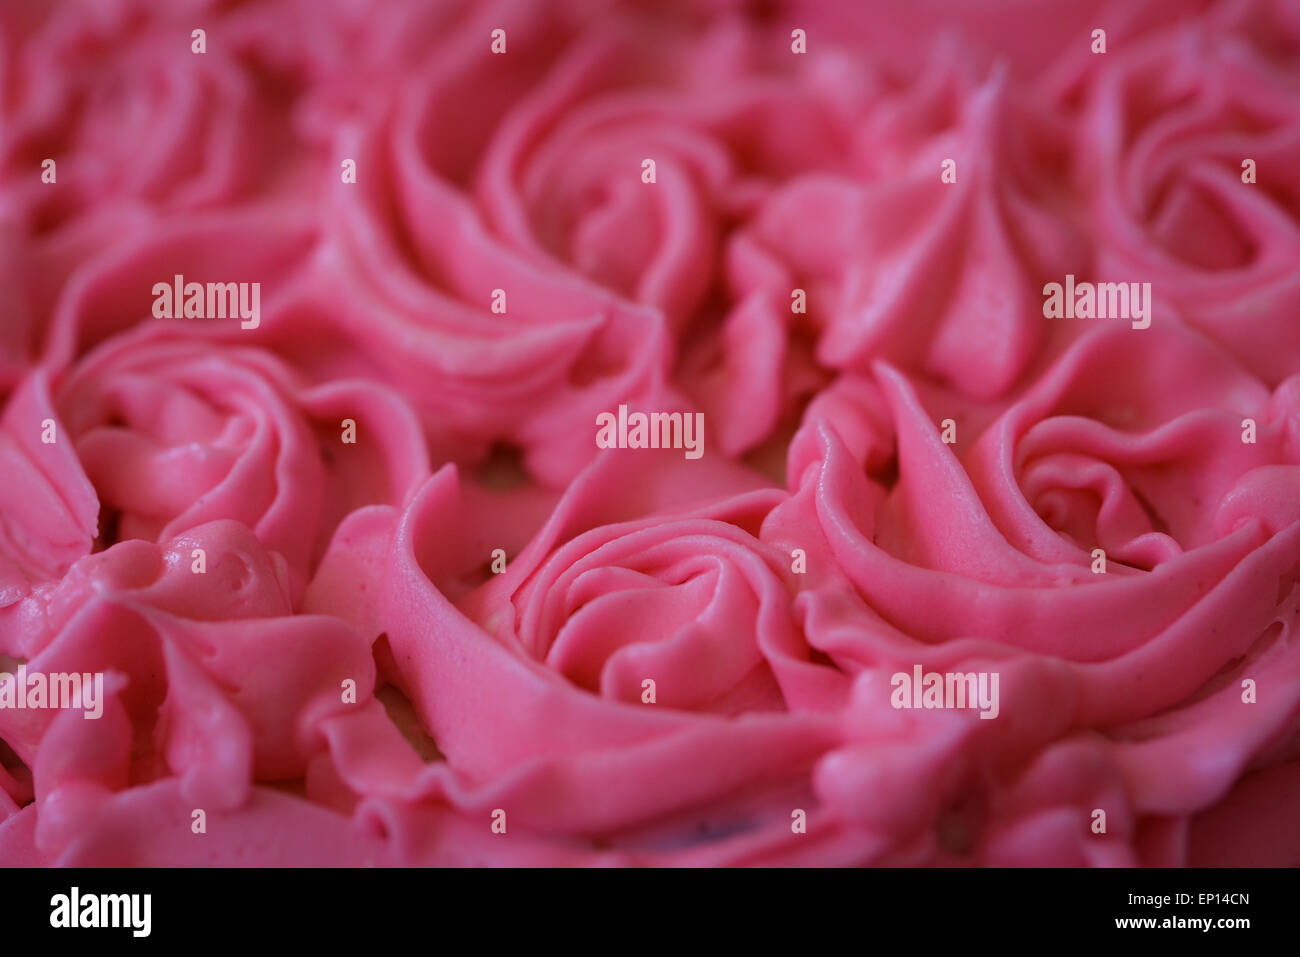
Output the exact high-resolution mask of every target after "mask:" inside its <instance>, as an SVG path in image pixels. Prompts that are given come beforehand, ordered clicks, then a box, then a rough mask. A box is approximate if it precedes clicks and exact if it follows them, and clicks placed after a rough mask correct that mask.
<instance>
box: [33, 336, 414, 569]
mask: <svg viewBox="0 0 1300 957" xmlns="http://www.w3.org/2000/svg"><path fill="white" fill-rule="evenodd" d="M52 401H53V405H54V410H55V413H56V418H57V422H58V423H59V424H61V426H62V428H63V429H65V430H66V431H65V436H66V438H65V441H70V442H71V444H72V446H73V448H74V449H75V452H76V457H77V460H78V462H79V463H80V467H81V469H82V470H84V474H85V477H86V479H88V480H89V482H90V485H91V486H93V488H94V492H95V495H96V496H97V498H98V504H99V515H98V541H99V542H100V544H101V545H109V544H112V543H113V542H114V541H119V540H128V539H144V540H146V541H158V540H165V539H169V538H172V537H173V536H175V535H176V534H178V533H180V532H183V531H185V530H186V529H189V528H192V527H194V526H196V525H200V524H203V523H206V522H210V521H213V520H216V519H235V520H238V521H240V522H243V523H244V524H246V525H247V526H249V527H250V528H252V529H254V530H255V531H256V533H257V534H258V536H259V537H260V539H261V540H262V542H263V543H264V544H265V545H266V546H267V547H269V548H272V549H274V550H275V551H277V552H278V553H280V554H281V555H283V556H284V557H285V558H286V559H288V561H289V563H290V566H291V568H292V569H293V578H294V581H295V583H296V587H297V588H298V589H301V587H302V586H303V585H304V584H305V583H306V580H307V577H308V576H309V575H310V572H311V569H312V568H313V565H314V562H315V561H316V559H318V558H319V557H320V554H321V553H322V552H323V551H324V548H325V545H326V543H327V541H328V539H329V536H330V534H331V533H332V531H333V529H334V526H335V525H336V524H337V523H338V521H339V520H340V519H342V518H343V516H345V515H346V514H348V513H349V512H350V511H352V510H353V509H356V508H359V507H361V506H365V505H372V504H377V503H385V502H387V503H393V504H401V503H402V502H403V501H405V499H406V498H407V496H408V495H409V494H410V493H411V492H412V491H413V490H414V488H415V487H416V486H417V485H418V483H419V482H420V481H421V480H422V479H423V478H424V477H425V476H426V475H427V474H428V452H427V449H426V447H425V444H424V439H423V436H422V435H421V433H420V429H419V425H418V423H417V422H416V420H415V417H414V416H413V415H412V414H411V412H410V410H409V409H408V408H407V407H406V405H405V404H404V403H402V402H401V401H400V399H398V397H397V396H396V395H394V394H393V393H391V392H390V391H388V390H387V389H385V388H383V387H382V386H379V385H377V384H375V383H373V382H356V381H352V382H349V381H336V382H332V383H330V384H328V385H322V386H314V387H312V386H305V385H303V384H302V383H300V382H299V381H297V380H296V379H295V378H294V377H293V376H292V374H291V373H290V372H289V371H288V370H287V369H285V368H284V367H283V366H282V365H281V364H280V363H278V362H277V361H276V360H275V359H274V358H273V357H271V356H268V355H266V354H265V353H262V352H260V351H257V350H248V349H239V348H235V347H230V348H225V347H221V348H214V347H213V346H212V345H211V344H209V343H206V342H203V341H201V340H200V341H196V340H192V339H184V338H178V337H175V336H169V335H168V334H167V332H166V330H165V329H163V328H160V327H158V326H154V327H152V328H143V329H141V330H139V331H138V332H137V333H134V334H130V335H122V336H117V337H114V338H113V339H111V340H110V341H109V342H107V343H105V344H103V345H102V346H100V347H99V348H98V349H96V350H94V351H93V352H91V353H90V354H89V355H87V356H86V357H85V359H83V360H82V361H81V362H79V363H78V364H77V365H76V366H75V367H74V368H72V369H71V370H70V371H69V372H68V373H67V374H66V375H65V376H62V377H61V378H60V380H59V382H58V385H57V386H56V387H55V389H54V393H53V397H52ZM52 421H53V420H52ZM56 438H57V436H56Z"/></svg>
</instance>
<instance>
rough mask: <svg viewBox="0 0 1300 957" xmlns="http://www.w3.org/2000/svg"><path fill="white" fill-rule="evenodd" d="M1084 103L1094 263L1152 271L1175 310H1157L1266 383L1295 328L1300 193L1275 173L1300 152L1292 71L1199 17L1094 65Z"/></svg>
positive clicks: (1128, 272)
mask: <svg viewBox="0 0 1300 957" xmlns="http://www.w3.org/2000/svg"><path fill="white" fill-rule="evenodd" d="M1255 19H1256V18H1255V17H1254V16H1252V17H1251V20H1252V22H1254V21H1255ZM1285 36H1286V34H1285V33H1282V32H1279V33H1278V34H1277V35H1276V36H1275V37H1274V41H1275V42H1277V41H1281V40H1282V38H1283V37H1285ZM1084 102H1085V104H1086V105H1085V114H1084V124H1085V125H1084V127H1083V129H1084V130H1085V132H1084V134H1083V135H1084V136H1086V137H1087V138H1088V140H1089V142H1090V143H1091V144H1094V145H1093V147H1092V148H1090V149H1087V150H1082V151H1080V155H1079V157H1078V162H1077V166H1078V168H1079V170H1080V178H1081V180H1082V182H1084V183H1085V184H1086V187H1085V188H1086V189H1087V190H1088V191H1089V193H1090V195H1091V204H1090V205H1091V215H1092V216H1093V217H1094V220H1095V223H1096V228H1097V229H1098V231H1100V232H1102V233H1103V234H1104V235H1105V236H1106V240H1107V241H1106V243H1105V244H1104V245H1103V248H1102V251H1101V253H1100V255H1099V260H1098V264H1097V267H1098V270H1099V272H1100V273H1102V274H1104V277H1105V278H1106V279H1110V280H1115V281H1121V282H1123V281H1132V280H1133V279H1136V278H1139V277H1141V278H1142V279H1143V280H1145V281H1149V282H1151V283H1152V287H1153V293H1154V295H1156V296H1157V297H1158V298H1159V299H1163V300H1165V301H1166V302H1167V303H1170V304H1172V305H1173V306H1174V307H1176V308H1177V310H1178V315H1174V314H1171V313H1168V312H1167V313H1166V314H1165V315H1164V316H1159V315H1157V316H1156V318H1155V321H1161V320H1162V319H1163V320H1164V321H1166V322H1169V321H1177V319H1178V318H1180V317H1181V318H1183V319H1185V320H1186V321H1188V322H1191V323H1193V324H1195V325H1196V326H1198V327H1199V328H1200V329H1202V330H1203V331H1205V332H1207V333H1209V334H1210V335H1211V336H1213V337H1214V339H1215V340H1216V341H1217V342H1219V344H1220V346H1221V347H1222V348H1223V349H1225V350H1227V351H1228V352H1229V353H1230V354H1232V355H1234V356H1236V357H1238V358H1239V359H1240V360H1241V361H1243V362H1244V363H1246V364H1247V366H1248V367H1249V368H1251V369H1252V370H1253V371H1255V372H1256V373H1257V374H1259V375H1260V376H1262V377H1264V378H1265V379H1266V380H1267V381H1268V382H1270V383H1273V384H1276V383H1277V382H1280V381H1281V380H1282V379H1284V378H1286V377H1287V376H1289V375H1292V374H1294V373H1295V372H1296V371H1297V365H1296V356H1297V354H1300V338H1297V337H1298V336H1300V333H1297V331H1296V327H1295V324H1294V323H1292V322H1288V321H1284V320H1281V318H1280V317H1284V316H1287V315H1290V314H1293V313H1294V312H1295V310H1296V308H1297V301H1298V300H1297V297H1298V296H1300V286H1298V285H1297V280H1296V276H1295V271H1294V269H1293V266H1294V263H1295V261H1296V257H1297V254H1298V253H1300V227H1298V225H1297V224H1298V222H1300V193H1297V190H1296V186H1295V184H1294V182H1293V181H1292V178H1291V177H1290V176H1289V174H1287V173H1286V172H1284V171H1285V170H1289V169H1292V168H1294V166H1295V164H1296V162H1297V161H1298V160H1300V109H1297V106H1296V102H1297V101H1296V80H1295V77H1294V75H1293V74H1290V73H1286V72H1279V71H1278V69H1277V67H1276V65H1275V63H1274V61H1273V60H1272V59H1271V58H1270V57H1269V56H1267V55H1265V53H1264V52H1262V51H1261V50H1260V48H1259V47H1258V46H1256V45H1255V44H1254V43H1252V42H1251V41H1250V40H1249V39H1247V38H1244V37H1243V36H1241V34H1240V33H1238V32H1236V31H1233V30H1230V29H1229V28H1228V27H1227V26H1225V25H1224V24H1221V23H1218V22H1215V21H1214V20H1207V21H1205V22H1198V23H1196V24H1194V25H1191V26H1188V27H1185V28H1183V29H1180V30H1176V31H1171V32H1169V33H1166V34H1162V35H1160V36H1157V37H1153V38H1151V39H1150V40H1148V41H1146V42H1144V43H1142V44H1141V45H1139V46H1137V47H1135V48H1134V49H1133V50H1131V51H1127V52H1126V53H1125V54H1123V55H1122V56H1121V58H1120V60H1119V62H1118V63H1117V64H1115V67H1114V69H1109V70H1104V71H1097V72H1096V73H1095V74H1094V75H1093V76H1092V78H1091V82H1090V83H1089V84H1088V85H1087V87H1086V93H1085V95H1084ZM1157 311H1159V310H1157Z"/></svg>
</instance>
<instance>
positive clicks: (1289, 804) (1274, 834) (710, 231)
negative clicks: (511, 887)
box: [0, 0, 1300, 866]
mask: <svg viewBox="0 0 1300 957" xmlns="http://www.w3.org/2000/svg"><path fill="white" fill-rule="evenodd" d="M1099 27H1100V28H1104V29H1105V30H1106V32H1107V37H1106V40H1107V49H1106V52H1105V53H1104V54H1101V53H1095V52H1093V49H1092V45H1093V43H1094V39H1093V36H1092V31H1093V30H1094V29H1096V28H1099ZM199 28H202V29H203V30H204V31H205V42H206V52H203V53H196V52H193V51H192V49H191V46H190V44H191V42H192V41H191V39H190V34H191V31H192V30H194V29H199ZM497 29H502V30H504V31H505V33H506V38H507V39H506V43H507V49H506V51H505V52H504V53H493V52H492V51H491V44H492V43H493V36H492V35H493V31H494V30H497ZM796 29H798V30H802V31H804V32H805V37H806V44H807V46H806V52H804V53H799V52H794V50H793V49H792V37H791V31H793V30H796ZM1298 94H1300V17H1298V16H1297V14H1296V8H1295V6H1294V5H1293V4H1289V3H1287V2H1285V0H1204V2H1200V0H1198V2H1194V3H1185V2H1173V0H1170V2H1167V3H1166V2H1163V0H1161V2H1156V3H1151V4H1142V5H1140V6H1139V7H1135V6H1134V5H1132V4H1129V3H1121V2H1115V3H1111V2H1101V0H1098V2H1091V0H1090V2H1083V3H1080V2H1073V0H1071V2H1066V0H1060V2H1057V0H1050V2H1047V3H1030V2H1029V0H990V2H987V3H984V4H980V5H962V6H961V8H960V9H954V8H953V7H952V6H951V5H948V4H940V3H938V2H930V0H924V2H922V0H917V2H914V3H909V4H904V5H902V6H900V5H899V4H897V3H896V2H894V0H870V2H864V3H853V4H825V3H820V2H799V0H787V2H780V3H764V4H759V3H747V2H742V0H693V2H682V3H673V4H659V3H649V2H637V0H620V2H615V3H609V4H605V3H600V4H596V3H591V2H588V0H562V2H556V3H537V2H530V0H463V2H452V3H437V4H428V3H422V2H418V0H399V2H392V3H385V4H382V5H380V6H379V7H375V6H373V5H370V4H364V3H357V2H354V0H266V2H258V3H249V4H237V5H232V4H223V3H219V2H206V0H193V2H184V3H176V4H170V3H169V4H157V3H148V2H144V0H108V2H97V3H93V4H84V3H76V2H71V0H63V2H55V3H50V4H37V5H29V4H7V5H4V7H3V8H0V282H3V285H4V287H5V289H6V296H5V301H4V302H3V303H0V400H3V410H2V411H0V466H2V468H0V474H3V475H4V479H3V480H2V481H0V672H6V673H15V672H17V671H18V669H19V667H20V666H21V667H22V668H23V669H24V671H25V673H27V674H32V673H42V674H65V673H78V674H95V675H102V698H101V700H100V703H99V704H100V709H101V711H102V713H101V714H100V716H99V717H98V718H95V719H93V720H89V719H87V717H86V716H85V715H84V714H83V712H82V710H81V709H79V708H71V707H69V708H50V707H31V708H28V707H24V708H18V707H8V706H5V707H0V865H21V866H40V865H53V864H62V865H81V866H135V865H140V866H148V865H250V864H251V865H266V866H277V865H358V866H360V865H416V864H437V865H473V866H477V865H522V866H533V865H754V864H758V865H871V864H882V865H934V864H942V865H1002V866H1005V865H1153V866H1170V865H1189V864H1191V865H1206V864H1211V865H1212V864H1222V865H1234V866H1237V865H1244V866H1250V865H1279V864H1290V865H1296V864H1300V843H1297V841H1296V840H1295V839H1293V838H1291V837H1289V836H1288V835H1294V834H1296V833H1300V828H1297V826H1296V825H1297V823H1300V821H1298V820H1297V815H1298V814H1300V811H1297V808H1300V801H1298V800H1297V797H1298V795H1300V747H1298V745H1297V742H1300V644H1298V643H1297V634H1300V630H1298V629H1300V332H1298V331H1297V330H1300V325H1297V323H1296V321H1295V316H1296V313H1297V311H1298V310H1300V280H1298V279H1297V274H1296V269H1295V264H1296V263H1297V262H1300V193H1298V192H1297V190H1296V187H1295V185H1294V183H1293V182H1292V181H1291V179H1292V176H1293V172H1294V170H1295V168H1296V167H1297V164H1298V163H1300V95H1298ZM47 158H49V159H54V160H55V161H56V162H57V179H56V180H55V181H54V182H46V181H43V180H42V175H41V174H42V162H43V161H44V160H45V159H47ZM644 159H653V160H654V161H655V178H654V181H653V182H647V181H645V180H644V179H643V166H642V163H643V160H644ZM1246 159H1250V160H1253V161H1254V164H1255V176H1254V181H1253V182H1251V181H1247V178H1245V177H1243V165H1242V164H1243V161H1244V160H1246ZM347 160H351V161H353V162H354V163H355V170H356V178H355V182H349V181H347V177H346V176H341V175H340V173H341V170H342V168H343V164H344V161H347ZM949 160H951V161H952V162H953V164H954V169H955V171H956V179H955V181H953V182H945V181H944V180H943V179H942V178H941V171H942V169H943V168H944V164H945V163H946V162H947V161H949ZM1067 275H1068V276H1070V277H1072V279H1071V281H1072V282H1073V281H1074V280H1077V281H1078V282H1079V283H1090V282H1097V283H1100V282H1124V283H1129V282H1133V283H1150V284H1151V285H1150V288H1151V295H1150V300H1149V305H1150V307H1151V317H1152V321H1151V324H1150V327H1149V328H1135V327H1134V326H1133V325H1131V324H1130V322H1129V321H1128V320H1127V319H1106V320H1094V319H1087V318H1079V319H1072V318H1068V319H1067V318H1047V317H1046V316H1045V311H1044V294H1045V290H1044V286H1045V285H1046V284H1048V283H1052V282H1057V283H1063V282H1065V281H1066V276H1067ZM176 276H183V277H184V279H185V281H196V282H201V283H202V282H221V283H227V282H236V283H239V282H249V283H252V282H257V283H259V284H260V289H261V298H260V317H259V321H258V322H257V323H256V325H255V327H251V328H243V327H241V323H240V321H239V320H238V318H233V319H218V318H197V317H195V318H158V317H157V316H158V314H157V313H156V312H154V311H153V309H152V306H153V294H152V293H151V290H152V289H153V287H154V285H155V283H160V282H161V283H164V284H170V283H172V281H173V279H174V277H176ZM499 293H504V294H505V301H504V302H502V301H500V296H499ZM798 294H802V296H803V303H804V305H805V306H806V308H804V309H798V308H794V305H793V304H794V302H795V301H796V298H797V295H798ZM620 406H626V407H627V409H630V410H632V411H633V412H636V411H644V412H655V411H659V412H679V413H688V414H690V413H694V412H696V411H698V412H700V413H701V414H702V422H703V433H702V436H703V445H702V451H703V454H702V455H700V456H699V457H692V456H690V455H687V454H684V451H685V450H684V449H682V448H664V449H648V448H635V447H630V448H628V447H620V448H604V447H602V446H601V444H600V443H599V442H598V441H597V428H596V426H597V421H598V420H597V417H598V416H600V415H601V414H602V413H615V414H617V412H618V410H619V408H620ZM349 423H350V426H349ZM349 427H350V428H351V429H352V437H353V438H354V439H355V441H352V440H350V439H349V437H348V430H349ZM1098 549H1100V550H1102V552H1100V553H1099V552H1098V551H1097V550H1098ZM1103 553H1104V556H1103V559H1104V562H1105V565H1104V568H1099V566H1098V555H1099V554H1103ZM914 669H920V671H921V672H922V673H931V672H937V673H940V674H944V673H972V672H974V673H979V674H992V675H996V676H997V678H998V681H999V683H998V685H997V686H996V687H997V688H998V689H999V691H998V697H999V700H998V707H997V709H996V710H997V713H996V715H992V714H985V715H981V714H980V713H979V711H978V710H976V709H974V708H963V707H948V708H911V707H899V706H898V702H897V700H896V699H895V695H894V694H893V680H894V676H896V675H898V674H900V673H902V674H903V675H907V676H910V675H912V674H913V671H914ZM4 700H5V699H4V697H3V694H0V702H3V701H4ZM986 717H987V718H991V720H984V718H986ZM198 811H202V812H203V814H202V815H198V817H201V818H202V820H203V822H204V826H203V827H202V828H198V827H197V825H196V824H195V821H196V812H198ZM1098 811H1103V812H1104V815H1105V828H1104V830H1099V829H1098V828H1097V812H1098Z"/></svg>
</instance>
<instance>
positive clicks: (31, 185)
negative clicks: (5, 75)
mask: <svg viewBox="0 0 1300 957" xmlns="http://www.w3.org/2000/svg"><path fill="white" fill-rule="evenodd" d="M181 19H183V18H178V19H173V18H171V17H160V16H159V15H158V12H157V11H156V10H154V11H147V10H146V9H145V8H143V7H141V6H140V5H138V4H131V3H122V2H117V0H113V2H109V3H105V4H94V5H86V4H78V3H69V4H62V5H57V6H56V8H55V9H54V11H53V12H52V13H51V14H50V15H49V16H48V17H47V18H46V20H45V22H44V23H43V24H42V26H41V28H40V29H39V31H37V32H36V33H35V34H34V35H32V36H31V37H30V38H29V39H28V42H27V43H25V44H24V45H23V47H22V50H21V51H20V53H19V54H18V56H16V57H15V58H14V62H13V63H12V64H11V69H12V71H13V76H14V82H13V89H12V90H11V91H8V92H9V94H10V95H9V97H8V102H6V104H5V127H4V133H3V135H2V136H0V165H2V166H3V167H4V169H5V171H6V180H7V185H9V186H10V188H9V189H6V190H5V191H4V193H5V196H4V205H5V206H7V207H8V212H10V214H11V215H16V216H19V217H21V218H22V219H23V220H24V221H26V222H27V223H28V225H29V227H30V228H31V229H32V230H33V231H34V232H37V233H47V232H50V231H52V230H54V229H55V228H57V227H59V226H61V225H63V224H65V223H67V222H69V221H71V220H74V219H76V218H78V217H81V216H84V215H86V214H88V213H92V212H96V211H97V210H98V207H100V206H103V205H106V204H111V203H115V202H116V203H143V204H146V205H149V206H154V207H157V206H163V207H167V208H171V209H196V208H203V207H213V206H216V205H218V204H223V203H231V202H237V201H240V200H242V199H245V198H247V197H249V196H251V195H253V194H255V193H264V192H267V191H268V190H279V189H283V188H285V186H286V183H292V178H294V177H297V176H299V175H300V173H301V171H300V170H298V169H295V166H296V165H297V163H298V162H299V161H300V160H304V159H307V158H309V157H308V155H307V154H304V153H303V152H301V151H299V150H296V149H294V148H293V146H294V141H293V137H292V128H291V127H290V126H289V125H288V123H287V122H286V120H287V110H286V108H285V106H284V104H285V103H287V102H292V97H291V96H286V95H285V94H284V93H283V92H277V95H275V96H272V95H269V91H270V85H271V84H272V83H273V82H276V81H279V82H281V83H283V84H284V85H286V86H289V87H290V88H291V84H290V83H289V82H288V80H287V78H285V77H284V76H279V77H277V76H275V75H274V74H271V75H270V76H268V75H267V74H268V73H270V69H271V67H270V66H266V67H265V68H264V69H263V71H262V72H261V73H260V74H259V71H258V69H257V66H256V63H257V61H256V60H255V56H256V50H250V49H248V48H247V47H244V48H232V47H231V46H230V45H228V44H225V43H221V42H218V41H217V39H216V37H215V36H214V38H213V43H212V49H211V50H208V49H206V38H205V49H204V50H203V51H202V52H198V51H194V50H192V49H191V48H190V47H189V46H187V45H185V44H182V43H179V42H177V37H178V36H180V35H185V31H186V30H187V29H188V22H185V23H181V22H180V20H181ZM205 32H206V31H205ZM195 42H197V41H195ZM144 147H147V148H144ZM49 164H53V165H52V166H51V165H49ZM47 167H48V168H47ZM43 174H47V176H48V178H47V180H46V181H43V180H42V175H43ZM60 184H61V188H59V189H51V188H50V186H51V185H60ZM290 188H292V187H290Z"/></svg>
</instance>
